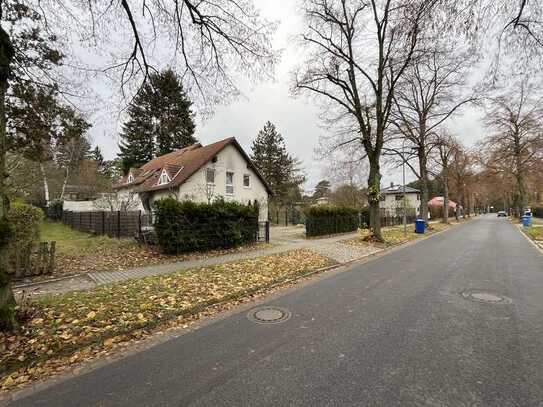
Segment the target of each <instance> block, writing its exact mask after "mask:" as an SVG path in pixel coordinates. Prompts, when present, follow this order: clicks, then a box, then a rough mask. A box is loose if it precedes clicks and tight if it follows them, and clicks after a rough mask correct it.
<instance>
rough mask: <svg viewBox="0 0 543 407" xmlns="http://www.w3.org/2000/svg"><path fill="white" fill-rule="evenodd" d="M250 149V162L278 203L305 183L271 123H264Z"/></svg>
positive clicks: (297, 166) (297, 163)
mask: <svg viewBox="0 0 543 407" xmlns="http://www.w3.org/2000/svg"><path fill="white" fill-rule="evenodd" d="M251 149H252V155H251V159H252V161H253V162H254V164H255V166H256V167H257V168H258V170H259V171H260V173H261V174H262V176H263V177H264V179H265V180H266V182H267V183H268V185H269V186H270V188H271V189H272V191H273V192H274V194H275V198H276V199H277V200H278V201H280V202H285V201H287V200H288V197H289V196H291V195H292V192H293V190H297V189H298V188H299V186H300V185H301V184H302V183H303V182H305V177H304V175H303V174H302V171H301V170H300V168H299V165H300V164H299V161H298V160H297V159H296V158H294V157H292V156H291V155H290V154H289V153H288V152H287V149H286V147H285V140H284V139H283V136H282V135H281V134H280V133H279V132H278V131H277V129H276V128H275V125H274V124H273V123H271V122H269V121H268V122H266V124H265V125H264V128H263V129H262V130H260V131H259V132H258V135H257V137H256V138H255V140H253V145H252V147H251Z"/></svg>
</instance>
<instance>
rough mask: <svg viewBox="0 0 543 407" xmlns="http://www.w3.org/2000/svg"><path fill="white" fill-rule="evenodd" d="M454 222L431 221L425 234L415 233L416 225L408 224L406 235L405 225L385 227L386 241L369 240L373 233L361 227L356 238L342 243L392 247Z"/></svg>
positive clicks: (445, 227)
mask: <svg viewBox="0 0 543 407" xmlns="http://www.w3.org/2000/svg"><path fill="white" fill-rule="evenodd" d="M453 224H454V222H451V223H450V224H444V223H441V222H435V223H430V225H429V226H428V228H427V229H426V233H425V234H418V233H415V226H414V225H407V235H404V229H403V226H395V227H388V228H383V229H382V234H383V238H384V239H385V242H384V243H381V242H371V241H368V239H369V237H370V235H371V234H370V231H369V230H367V229H360V230H359V232H358V236H357V237H355V238H354V239H349V240H345V241H343V242H342V243H345V244H347V245H351V246H367V245H371V246H376V247H380V248H386V247H391V246H396V245H399V244H403V243H407V242H410V241H412V240H416V239H420V238H422V237H424V236H427V235H430V234H433V233H436V232H440V231H442V230H445V229H448V228H449V227H450V226H451V225H453Z"/></svg>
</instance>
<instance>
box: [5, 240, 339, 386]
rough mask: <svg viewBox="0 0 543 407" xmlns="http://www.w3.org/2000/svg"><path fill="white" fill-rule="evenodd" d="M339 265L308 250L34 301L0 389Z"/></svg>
mask: <svg viewBox="0 0 543 407" xmlns="http://www.w3.org/2000/svg"><path fill="white" fill-rule="evenodd" d="M330 264H332V263H331V261H330V260H329V259H327V258H325V257H323V256H321V255H319V254H317V253H314V252H312V251H310V250H307V249H302V250H295V251H291V252H286V253H281V254H276V255H271V256H267V257H261V258H256V259H248V260H242V261H236V262H232V263H226V264H221V265H216V266H210V267H205V268H199V269H191V270H183V271H179V272H176V273H172V274H166V275H161V276H155V277H148V278H144V279H139V280H129V281H126V282H122V283H117V284H111V285H107V286H101V287H98V288H96V289H93V290H90V291H84V292H73V293H69V294H65V295H62V296H57V297H52V298H44V299H41V300H38V301H37V302H35V303H33V304H32V305H31V306H32V309H33V314H32V319H31V320H29V321H28V322H27V323H25V324H24V325H23V326H22V327H21V329H20V330H19V331H18V332H16V333H13V334H8V335H6V334H0V388H1V389H2V390H4V391H6V390H10V389H14V388H17V387H23V386H24V385H25V384H26V383H28V382H31V381H33V380H36V379H39V378H42V377H46V376H49V375H51V374H54V373H55V372H60V371H63V370H66V369H67V368H68V367H69V366H70V365H72V367H73V364H75V363H78V362H82V361H86V360H89V359H91V358H94V357H96V356H97V355H101V354H104V353H108V352H110V351H111V350H112V349H113V348H115V347H117V346H120V345H121V344H124V343H127V342H128V343H130V342H132V341H137V340H140V339H142V338H144V337H147V336H149V335H150V334H151V333H153V332H157V331H158V332H159V331H160V330H164V329H167V328H168V327H171V326H179V325H183V324H186V323H187V321H190V320H191V319H194V315H195V314H198V313H200V312H202V310H204V309H205V308H206V307H207V306H209V305H213V304H217V303H222V302H223V301H228V300H231V301H234V302H235V301H239V299H240V298H244V297H248V296H250V295H253V294H254V293H256V292H259V291H261V290H266V289H268V288H270V287H272V286H273V285H274V284H277V283H287V282H288V281H292V280H293V279H295V278H297V277H299V276H300V275H303V274H304V273H307V272H308V271H312V270H316V269H319V268H322V267H325V266H328V265H330Z"/></svg>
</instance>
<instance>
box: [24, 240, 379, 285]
mask: <svg viewBox="0 0 543 407" xmlns="http://www.w3.org/2000/svg"><path fill="white" fill-rule="evenodd" d="M281 232H282V231H281ZM355 236H356V233H350V234H343V235H339V236H334V237H330V238H321V239H299V237H298V236H296V237H293V238H292V239H291V238H289V237H285V236H284V234H282V235H281V236H278V237H277V238H276V240H273V238H272V243H273V244H274V246H273V247H270V248H266V249H259V250H251V251H246V252H238V253H231V254H225V255H221V256H216V257H209V258H205V259H198V260H187V261H180V262H175V263H167V264H162V265H153V266H148V267H138V268H133V269H129V270H125V271H100V272H90V273H87V274H83V275H80V276H73V277H70V278H65V279H57V280H55V281H51V282H43V283H39V284H33V285H31V286H27V287H20V288H17V289H16V290H15V292H16V293H18V294H19V295H21V294H22V291H25V292H26V294H28V295H45V294H60V293H65V292H69V291H75V290H86V289H89V288H92V287H95V286H97V285H101V284H110V283H116V282H120V281H126V280H129V279H134V278H143V277H149V276H156V275H160V274H167V273H173V272H176V271H179V270H186V269H190V268H198V267H206V266H213V265H216V264H224V263H229V262H233V261H238V260H244V259H251V258H256V257H263V256H267V255H271V254H277V253H283V252H287V251H290V250H296V249H311V250H313V251H315V252H317V253H319V254H321V255H323V256H326V257H328V258H330V259H332V260H335V261H337V262H338V263H346V262H349V261H352V260H356V259H360V258H363V257H366V256H369V255H371V254H373V253H376V252H378V251H380V249H378V248H375V247H357V246H349V245H346V244H343V243H341V241H342V240H346V239H350V238H353V237H355Z"/></svg>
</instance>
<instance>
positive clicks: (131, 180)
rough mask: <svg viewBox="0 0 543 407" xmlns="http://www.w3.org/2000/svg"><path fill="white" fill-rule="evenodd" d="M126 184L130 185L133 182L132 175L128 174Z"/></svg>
mask: <svg viewBox="0 0 543 407" xmlns="http://www.w3.org/2000/svg"><path fill="white" fill-rule="evenodd" d="M127 182H128V183H129V184H130V183H131V182H134V176H133V175H132V173H130V174H128V180H127Z"/></svg>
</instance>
